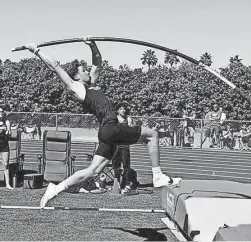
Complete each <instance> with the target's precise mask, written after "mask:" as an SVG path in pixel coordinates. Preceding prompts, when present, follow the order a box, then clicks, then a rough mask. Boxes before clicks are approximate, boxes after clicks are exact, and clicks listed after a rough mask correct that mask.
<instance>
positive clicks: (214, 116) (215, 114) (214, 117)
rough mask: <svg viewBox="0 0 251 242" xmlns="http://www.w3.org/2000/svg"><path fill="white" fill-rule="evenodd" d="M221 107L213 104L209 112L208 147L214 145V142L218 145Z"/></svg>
mask: <svg viewBox="0 0 251 242" xmlns="http://www.w3.org/2000/svg"><path fill="white" fill-rule="evenodd" d="M221 114H222V109H220V107H219V106H218V104H213V107H212V112H211V113H210V125H209V126H210V146H209V147H210V148H213V147H214V144H217V146H218V147H219V146H220V125H221V123H222V120H221Z"/></svg>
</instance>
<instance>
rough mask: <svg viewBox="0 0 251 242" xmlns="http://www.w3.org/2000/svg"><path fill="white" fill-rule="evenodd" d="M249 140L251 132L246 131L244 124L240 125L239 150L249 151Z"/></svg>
mask: <svg viewBox="0 0 251 242" xmlns="http://www.w3.org/2000/svg"><path fill="white" fill-rule="evenodd" d="M250 138H251V131H250V130H249V129H248V127H247V125H246V124H245V123H243V124H242V126H241V130H240V149H241V150H249V149H250V148H249V146H248V143H249V140H250Z"/></svg>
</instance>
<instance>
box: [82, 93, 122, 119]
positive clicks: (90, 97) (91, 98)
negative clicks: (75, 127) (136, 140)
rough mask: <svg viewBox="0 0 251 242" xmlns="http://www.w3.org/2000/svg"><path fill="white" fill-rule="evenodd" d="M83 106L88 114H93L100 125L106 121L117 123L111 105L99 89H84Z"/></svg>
mask: <svg viewBox="0 0 251 242" xmlns="http://www.w3.org/2000/svg"><path fill="white" fill-rule="evenodd" d="M83 105H84V107H85V108H86V109H87V110H88V112H90V113H91V114H93V115H94V116H95V117H96V118H97V119H98V121H99V122H100V123H102V124H104V123H106V122H108V121H116V122H118V120H117V114H116V111H115V108H114V106H113V104H112V103H111V102H110V101H109V99H108V98H107V97H106V96H105V94H104V93H103V92H102V90H100V89H97V88H90V89H88V88H86V96H85V101H84V103H83Z"/></svg>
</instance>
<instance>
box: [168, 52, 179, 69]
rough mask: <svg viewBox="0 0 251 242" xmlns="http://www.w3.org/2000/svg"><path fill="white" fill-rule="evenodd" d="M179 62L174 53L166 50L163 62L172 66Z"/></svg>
mask: <svg viewBox="0 0 251 242" xmlns="http://www.w3.org/2000/svg"><path fill="white" fill-rule="evenodd" d="M179 62H180V60H179V58H178V57H177V56H176V55H174V54H171V53H169V52H166V55H165V60H164V63H165V64H169V65H170V66H171V67H172V66H173V65H177V64H178V63H179Z"/></svg>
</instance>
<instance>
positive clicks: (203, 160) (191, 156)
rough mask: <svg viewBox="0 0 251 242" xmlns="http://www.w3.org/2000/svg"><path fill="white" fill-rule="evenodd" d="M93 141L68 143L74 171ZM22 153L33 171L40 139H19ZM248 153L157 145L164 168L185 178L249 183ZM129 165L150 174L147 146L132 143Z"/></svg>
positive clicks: (81, 164)
mask: <svg viewBox="0 0 251 242" xmlns="http://www.w3.org/2000/svg"><path fill="white" fill-rule="evenodd" d="M93 148H94V143H87V142H76V141H73V142H72V145H71V155H75V156H76V162H75V165H76V167H75V168H76V170H77V169H80V168H82V167H86V166H88V164H89V162H90V161H87V159H86V155H85V154H84V153H92V151H93ZM21 152H22V153H23V154H25V162H24V168H25V169H33V170H36V167H37V162H36V161H37V154H42V141H41V140H22V144H21ZM250 158H251V152H244V151H241V152H240V151H229V150H227V151H226V150H216V149H203V150H200V149H182V148H168V147H160V160H161V167H162V169H163V171H164V172H165V173H167V174H170V175H172V176H181V177H183V178H187V179H225V180H233V181H240V182H251V159H250ZM131 164H132V168H133V169H135V170H136V171H137V172H138V173H139V174H143V173H151V166H150V159H149V156H148V154H147V150H146V147H145V146H143V145H140V144H137V145H133V146H131Z"/></svg>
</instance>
